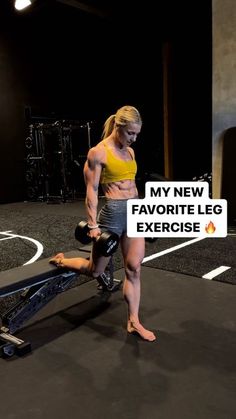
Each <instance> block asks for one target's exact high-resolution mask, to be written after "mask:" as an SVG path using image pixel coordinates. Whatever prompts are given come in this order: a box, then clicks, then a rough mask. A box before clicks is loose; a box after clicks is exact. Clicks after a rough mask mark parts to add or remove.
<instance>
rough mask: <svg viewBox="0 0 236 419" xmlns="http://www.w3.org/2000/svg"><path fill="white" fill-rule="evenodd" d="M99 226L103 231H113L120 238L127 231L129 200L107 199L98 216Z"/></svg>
mask: <svg viewBox="0 0 236 419" xmlns="http://www.w3.org/2000/svg"><path fill="white" fill-rule="evenodd" d="M97 221H98V224H99V228H100V229H101V231H102V232H103V231H107V230H108V231H112V232H113V233H116V234H118V236H119V237H120V236H121V235H122V234H123V233H126V231H127V200H126V199H106V202H105V204H104V206H103V207H102V208H101V210H100V212H99V214H98V219H97Z"/></svg>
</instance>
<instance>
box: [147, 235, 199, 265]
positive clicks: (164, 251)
mask: <svg viewBox="0 0 236 419" xmlns="http://www.w3.org/2000/svg"><path fill="white" fill-rule="evenodd" d="M205 238H206V237H196V238H195V239H192V240H189V241H187V242H184V243H181V244H178V245H177V246H174V247H170V248H169V249H165V250H162V251H161V252H158V253H154V254H153V255H150V256H147V257H145V258H144V259H143V262H142V263H145V262H148V261H149V260H152V259H156V258H159V257H160V256H163V255H166V254H167V253H171V252H174V251H175V250H178V249H181V248H182V247H185V246H189V245H190V244H193V243H196V242H199V241H200V240H204V239H205Z"/></svg>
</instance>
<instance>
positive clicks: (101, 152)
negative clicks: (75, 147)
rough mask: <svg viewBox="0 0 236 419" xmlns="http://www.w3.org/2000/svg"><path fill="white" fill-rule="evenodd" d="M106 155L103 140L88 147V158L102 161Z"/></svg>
mask: <svg viewBox="0 0 236 419" xmlns="http://www.w3.org/2000/svg"><path fill="white" fill-rule="evenodd" d="M105 157H106V149H105V145H104V140H102V141H100V142H99V143H98V144H96V145H95V146H94V147H92V148H90V150H89V152H88V159H92V160H98V161H103V160H104V158H105Z"/></svg>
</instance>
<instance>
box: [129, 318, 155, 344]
mask: <svg viewBox="0 0 236 419" xmlns="http://www.w3.org/2000/svg"><path fill="white" fill-rule="evenodd" d="M127 331H128V332H129V333H138V335H139V336H141V338H143V339H144V340H148V341H149V342H153V341H154V340H156V336H155V335H154V333H153V332H151V331H150V330H147V329H145V328H144V327H143V326H142V325H141V323H139V322H132V321H130V320H129V321H128V324H127Z"/></svg>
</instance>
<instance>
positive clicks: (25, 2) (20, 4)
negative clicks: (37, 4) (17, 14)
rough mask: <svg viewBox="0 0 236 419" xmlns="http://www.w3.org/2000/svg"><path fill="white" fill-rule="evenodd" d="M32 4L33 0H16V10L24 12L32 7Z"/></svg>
mask: <svg viewBox="0 0 236 419" xmlns="http://www.w3.org/2000/svg"><path fill="white" fill-rule="evenodd" d="M31 4H32V1H31V0H16V1H15V9H17V10H23V9H25V8H26V7H28V6H30V5H31Z"/></svg>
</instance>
